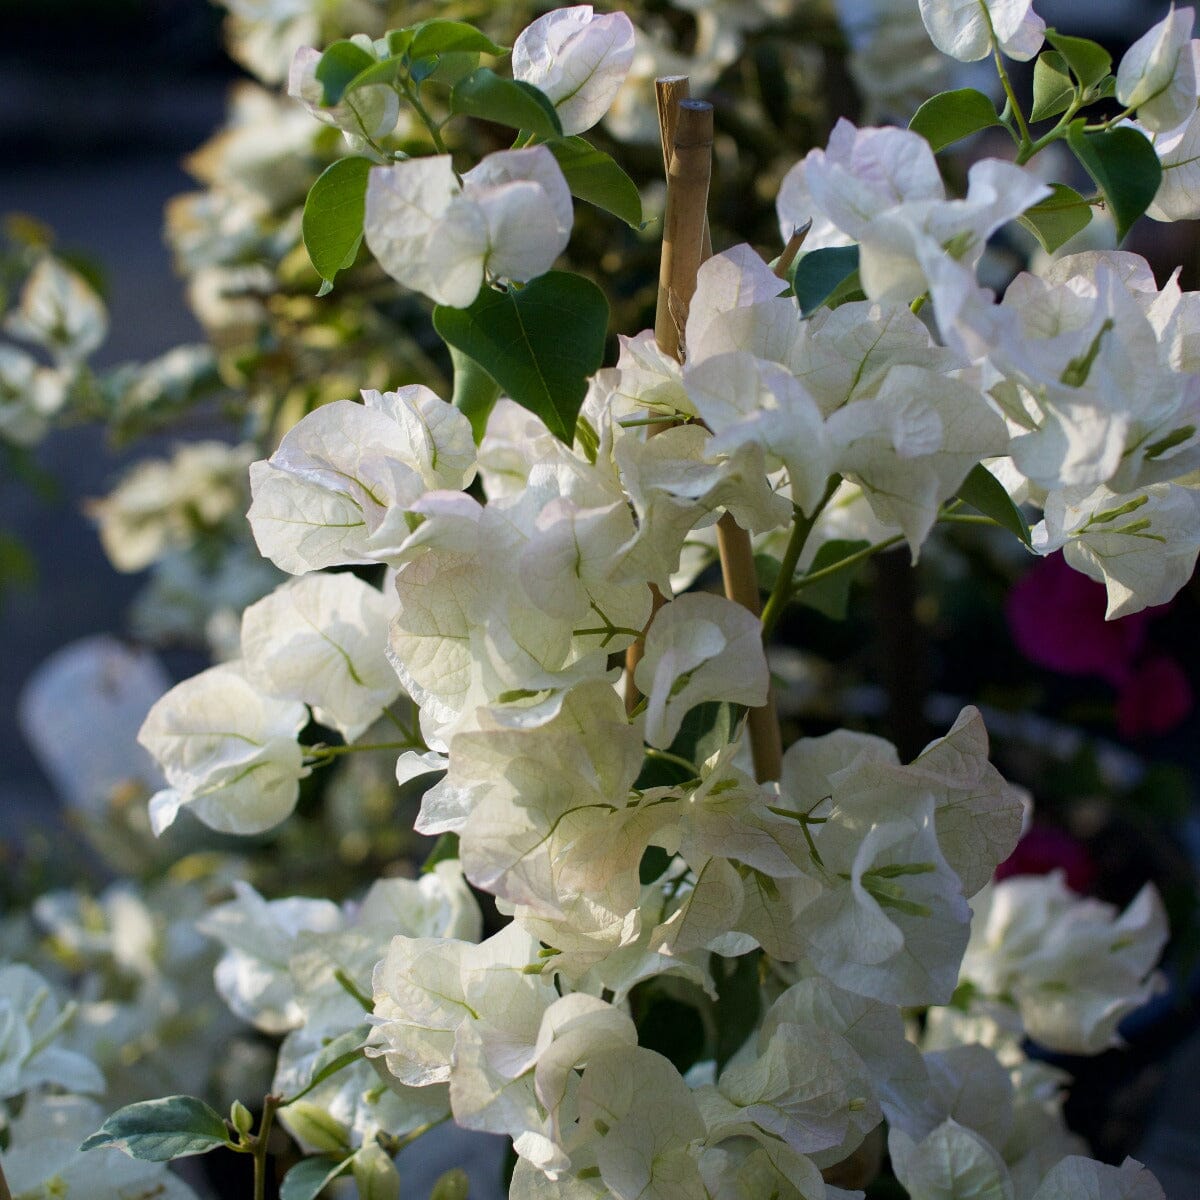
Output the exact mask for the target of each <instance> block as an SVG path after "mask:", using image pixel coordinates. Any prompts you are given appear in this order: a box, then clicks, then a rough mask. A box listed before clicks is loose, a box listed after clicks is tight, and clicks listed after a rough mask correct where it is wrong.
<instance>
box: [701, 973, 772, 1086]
mask: <svg viewBox="0 0 1200 1200" xmlns="http://www.w3.org/2000/svg"><path fill="white" fill-rule="evenodd" d="M761 959H762V951H761V950H751V951H750V952H749V954H742V955H739V956H738V957H737V958H724V957H723V956H722V955H720V954H714V955H712V956H711V957H710V958H709V960H708V961H709V970H710V971H711V972H712V977H713V982H714V983H715V984H716V985H717V1003H716V1005H715V1011H714V1016H715V1018H716V1023H717V1053H716V1063H717V1074H718V1075H719V1074H720V1073H721V1071H722V1070H723V1069H724V1067H725V1064H726V1063H727V1062H728V1061H729V1060H730V1059H731V1058H732V1057H733V1056H734V1055H735V1054H736V1053H737V1052H738V1050H740V1049H741V1047H742V1045H743V1044H744V1043H745V1041H746V1039H747V1038H748V1037H749V1036H750V1035H751V1034H752V1033H753V1032H754V1031H755V1030H756V1029H757V1028H758V1020H759V1017H760V1016H761V1014H762V987H761V985H760V983H759V978H758V969H759V963H760V960H761Z"/></svg>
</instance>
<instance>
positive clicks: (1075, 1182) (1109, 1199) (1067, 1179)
mask: <svg viewBox="0 0 1200 1200" xmlns="http://www.w3.org/2000/svg"><path fill="white" fill-rule="evenodd" d="M1083 1196H1086V1197H1087V1200H1166V1193H1165V1192H1164V1191H1163V1189H1162V1185H1161V1184H1160V1183H1159V1182H1158V1180H1157V1179H1155V1178H1154V1176H1153V1175H1152V1174H1151V1173H1150V1171H1149V1170H1148V1169H1147V1168H1146V1167H1144V1166H1142V1164H1141V1163H1140V1162H1138V1160H1137V1159H1136V1158H1126V1159H1125V1161H1124V1162H1123V1163H1122V1164H1121V1165H1120V1166H1119V1167H1116V1166H1109V1165H1107V1164H1106V1163H1100V1162H1097V1161H1096V1160H1095V1159H1092V1158H1084V1157H1082V1156H1081V1155H1077V1154H1073V1155H1071V1156H1069V1157H1068V1158H1064V1159H1063V1160H1062V1161H1061V1162H1059V1163H1056V1164H1055V1165H1054V1166H1053V1167H1051V1168H1050V1171H1049V1172H1048V1173H1047V1175H1046V1177H1045V1178H1044V1179H1043V1180H1042V1182H1041V1185H1040V1186H1039V1187H1038V1190H1037V1191H1036V1192H1034V1194H1033V1200H1078V1198H1079V1197H1083Z"/></svg>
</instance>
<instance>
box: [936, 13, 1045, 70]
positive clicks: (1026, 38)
mask: <svg viewBox="0 0 1200 1200" xmlns="http://www.w3.org/2000/svg"><path fill="white" fill-rule="evenodd" d="M919 2H920V6H921V19H922V20H923V21H924V22H925V28H926V29H927V30H929V36H930V37H931V38H932V39H933V44H934V45H935V46H936V47H937V48H938V49H939V50H940V51H941V52H942V53H943V54H948V55H950V57H951V58H957V59H958V60H959V62H976V61H977V60H978V59H981V58H986V57H987V56H988V55H989V54H990V53H991V51H992V47H993V45H994V46H995V47H996V48H997V49H998V50H999V51H1000V52H1001V53H1002V54H1007V55H1008V57H1009V58H1015V59H1017V60H1018V61H1020V62H1025V61H1026V60H1027V59H1030V58H1032V57H1033V56H1034V55H1035V54H1036V53H1037V52H1038V51H1039V50H1040V49H1041V48H1042V42H1043V41H1044V40H1045V39H1044V35H1045V32H1046V22H1045V21H1043V20H1042V18H1041V17H1039V16H1038V15H1037V13H1035V12H1034V11H1033V0H919Z"/></svg>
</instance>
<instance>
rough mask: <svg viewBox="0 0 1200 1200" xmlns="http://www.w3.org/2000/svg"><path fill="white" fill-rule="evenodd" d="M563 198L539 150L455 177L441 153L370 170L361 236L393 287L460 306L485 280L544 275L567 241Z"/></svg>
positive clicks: (548, 158) (569, 212) (567, 200)
mask: <svg viewBox="0 0 1200 1200" xmlns="http://www.w3.org/2000/svg"><path fill="white" fill-rule="evenodd" d="M572 220H573V209H572V206H571V193H570V190H569V189H568V187H567V181H566V179H565V178H564V177H563V173H562V170H561V169H560V168H559V165H558V163H557V162H556V161H555V158H554V155H553V154H551V153H550V151H549V150H548V149H546V147H545V146H533V147H530V148H529V149H527V150H500V151H497V152H496V153H495V154H489V155H488V156H487V157H486V158H484V159H483V160H482V161H481V162H480V163H479V164H478V165H477V166H475V167H472V168H471V170H470V171H468V172H467V173H466V174H465V175H464V176H463V177H462V182H461V184H460V183H459V180H458V177H457V176H456V175H455V173H454V168H453V165H452V164H451V161H450V156H449V155H439V156H435V157H432V158H413V159H409V160H408V161H407V162H401V163H396V164H395V165H394V166H390V167H374V168H372V170H371V174H370V177H369V178H368V181H367V199H366V213H365V216H364V220H363V234H364V236H365V237H366V240H367V245H368V246H369V247H370V249H371V252H372V253H373V254H374V255H375V257H376V259H378V261H379V265H380V266H381V267H383V269H384V270H385V271H387V273H388V274H389V275H391V276H392V278H393V279H396V280H397V281H399V282H400V283H402V284H404V286H405V287H409V288H412V290H413V291H416V292H422V293H423V294H424V295H426V296H428V297H429V298H430V299H431V300H434V301H436V302H437V303H438V304H448V305H451V306H453V307H455V308H466V307H467V306H468V305H469V304H471V303H472V301H474V299H475V297H476V296H478V295H479V289H480V287H482V285H483V281H484V277H485V274H490V275H493V276H496V277H499V278H504V279H512V280H515V281H517V282H520V283H523V282H526V281H528V280H530V279H534V278H536V277H537V276H538V275H542V274H545V272H546V271H548V270H550V268H551V267H552V266H553V265H554V260H555V259H556V258H557V257H558V256H559V255H560V254H561V253H562V252H563V250H565V249H566V246H567V242H568V240H569V239H570V236H571V223H572Z"/></svg>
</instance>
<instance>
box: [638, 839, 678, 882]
mask: <svg viewBox="0 0 1200 1200" xmlns="http://www.w3.org/2000/svg"><path fill="white" fill-rule="evenodd" d="M671 858H672V855H670V854H668V853H667V852H666V851H665V850H664V849H663V848H662V847H661V846H647V847H646V849H645V850H644V851H643V853H642V859H641V862H639V863H638V882H639V883H640V884H641V885H642V886H643V887H645V886H646V885H647V884H649V883H653V882H654V881H655V880H656V879H659V878H661V877H662V873H663V872H664V871H665V870H666V869H667V868H668V867H669V866H670V865H671Z"/></svg>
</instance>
